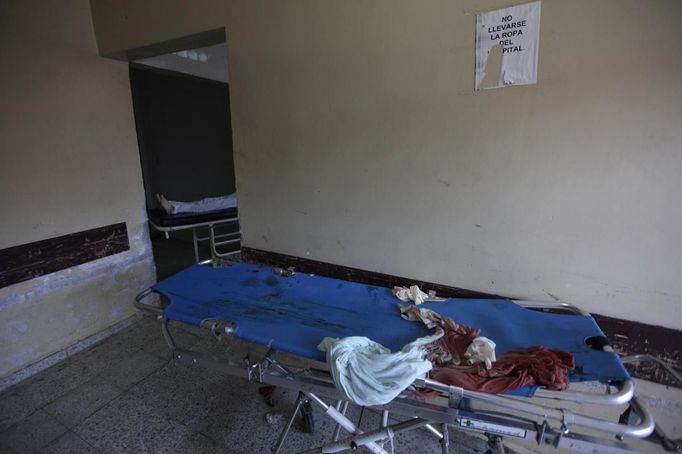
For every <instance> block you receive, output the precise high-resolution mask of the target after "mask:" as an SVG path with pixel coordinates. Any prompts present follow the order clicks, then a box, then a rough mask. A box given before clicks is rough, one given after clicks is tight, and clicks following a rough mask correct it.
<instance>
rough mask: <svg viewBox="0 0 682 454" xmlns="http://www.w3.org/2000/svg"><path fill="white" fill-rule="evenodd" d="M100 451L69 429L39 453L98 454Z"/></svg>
mask: <svg viewBox="0 0 682 454" xmlns="http://www.w3.org/2000/svg"><path fill="white" fill-rule="evenodd" d="M99 452H100V451H98V450H97V449H95V448H94V447H92V446H90V445H89V444H88V443H86V442H85V441H84V440H83V439H82V438H80V437H79V436H78V435H76V434H74V433H73V432H71V431H69V432H66V433H65V434H64V435H62V436H61V437H59V438H58V439H56V440H55V441H53V442H52V443H50V444H49V445H47V446H46V447H44V448H43V449H41V450H40V451H39V454H97V453H99Z"/></svg>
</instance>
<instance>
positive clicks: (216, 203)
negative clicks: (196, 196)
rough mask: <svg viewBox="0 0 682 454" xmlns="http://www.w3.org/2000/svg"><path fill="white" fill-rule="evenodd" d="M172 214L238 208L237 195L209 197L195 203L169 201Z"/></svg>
mask: <svg viewBox="0 0 682 454" xmlns="http://www.w3.org/2000/svg"><path fill="white" fill-rule="evenodd" d="M168 203H170V206H171V214H178V213H206V212H208V211H217V210H226V209H228V208H234V207H236V206H237V193H236V192H235V193H232V194H230V195H223V196H219V197H207V198H205V199H201V200H195V201H193V202H178V201H176V200H169V201H168Z"/></svg>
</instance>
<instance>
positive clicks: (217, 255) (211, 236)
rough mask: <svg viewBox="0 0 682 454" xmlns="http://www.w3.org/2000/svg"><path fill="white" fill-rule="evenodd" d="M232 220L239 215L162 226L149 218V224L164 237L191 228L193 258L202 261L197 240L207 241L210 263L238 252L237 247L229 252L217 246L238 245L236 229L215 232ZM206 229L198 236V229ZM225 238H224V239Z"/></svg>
mask: <svg viewBox="0 0 682 454" xmlns="http://www.w3.org/2000/svg"><path fill="white" fill-rule="evenodd" d="M233 222H239V217H237V216H232V217H228V218H225V219H219V220H212V221H205V222H195V223H190V224H183V225H173V226H163V225H159V224H157V223H155V222H154V221H153V220H152V219H149V225H151V226H152V228H153V229H154V230H156V231H157V232H161V233H163V234H164V236H165V237H166V239H168V238H169V234H170V233H171V232H179V231H181V230H187V229H191V230H192V242H193V244H194V259H195V262H196V263H199V262H201V261H202V259H201V257H200V255H199V242H201V241H208V244H209V248H210V254H211V256H210V259H209V260H211V261H212V263H218V261H219V259H223V258H227V257H230V256H232V255H235V254H237V253H239V248H237V249H236V250H234V251H230V252H219V251H218V248H219V247H221V246H226V245H228V244H237V245H239V243H240V241H241V232H240V231H239V230H237V231H236V232H229V233H221V234H218V233H216V228H219V227H221V226H223V225H226V224H229V223H233ZM204 228H205V229H207V233H206V234H205V235H206V236H200V235H201V234H200V233H199V230H200V229H204ZM225 238H226V239H225Z"/></svg>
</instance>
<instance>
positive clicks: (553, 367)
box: [431, 347, 575, 393]
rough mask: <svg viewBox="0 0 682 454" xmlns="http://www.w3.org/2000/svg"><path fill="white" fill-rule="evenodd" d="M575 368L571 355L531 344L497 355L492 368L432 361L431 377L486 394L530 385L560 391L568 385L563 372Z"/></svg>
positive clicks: (481, 365) (480, 365)
mask: <svg viewBox="0 0 682 454" xmlns="http://www.w3.org/2000/svg"><path fill="white" fill-rule="evenodd" d="M574 368H575V359H574V358H573V355H572V354H570V353H566V352H562V351H559V350H553V349H551V348H546V347H532V348H529V349H528V350H526V351H518V352H507V353H505V354H503V355H501V356H499V357H498V358H497V361H495V362H494V363H493V367H492V368H491V369H486V368H485V365H483V364H475V365H473V366H462V365H460V366H456V365H453V364H445V365H443V366H440V365H436V364H435V363H434V367H433V369H432V370H431V378H433V379H434V380H438V381H440V382H442V383H446V384H448V385H453V386H460V387H462V388H464V389H468V390H471V391H481V392H486V393H503V392H506V391H511V390H513V389H518V388H522V387H524V386H533V385H541V386H545V387H546V388H548V389H553V390H557V391H560V390H564V389H566V388H567V387H568V377H567V376H566V373H567V372H568V371H569V370H573V369H574Z"/></svg>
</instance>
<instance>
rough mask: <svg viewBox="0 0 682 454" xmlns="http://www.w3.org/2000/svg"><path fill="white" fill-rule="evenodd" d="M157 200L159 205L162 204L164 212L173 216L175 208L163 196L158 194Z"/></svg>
mask: <svg viewBox="0 0 682 454" xmlns="http://www.w3.org/2000/svg"><path fill="white" fill-rule="evenodd" d="M156 198H157V200H158V201H159V203H160V204H161V208H163V211H165V212H166V214H173V206H172V205H171V204H170V202H169V201H168V200H167V199H166V198H165V197H164V196H163V194H156Z"/></svg>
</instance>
